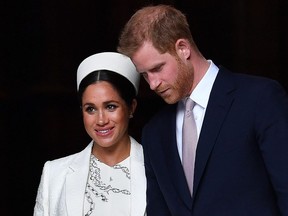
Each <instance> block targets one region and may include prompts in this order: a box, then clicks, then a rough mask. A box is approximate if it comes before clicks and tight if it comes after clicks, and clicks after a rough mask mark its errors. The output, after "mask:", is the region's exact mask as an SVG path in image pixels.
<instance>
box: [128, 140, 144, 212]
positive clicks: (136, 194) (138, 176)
mask: <svg viewBox="0 0 288 216" xmlns="http://www.w3.org/2000/svg"><path fill="white" fill-rule="evenodd" d="M130 140H131V152H130V158H131V216H143V215H144V214H145V210H146V176H145V169H144V157H143V150H142V146H141V145H140V144H138V143H137V141H136V140H134V139H133V138H132V137H130Z"/></svg>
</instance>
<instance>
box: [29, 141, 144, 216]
mask: <svg viewBox="0 0 288 216" xmlns="http://www.w3.org/2000/svg"><path fill="white" fill-rule="evenodd" d="M130 140H131V150H130V158H131V168H130V169H131V170H130V175H131V214H130V215H131V216H143V215H145V209H146V177H145V169H144V158H143V149H142V146H141V145H140V144H139V143H137V141H136V140H135V139H133V138H132V137H130ZM92 146H93V141H91V143H90V144H89V145H88V146H87V147H86V148H85V149H84V150H83V151H81V152H79V153H76V154H73V155H69V156H67V157H64V158H60V159H56V160H53V161H47V162H46V163H45V165H44V168H43V172H42V176H41V181H40V185H39V188H38V193H37V197H36V204H35V207H34V216H82V215H83V214H84V213H83V205H84V194H85V188H86V183H87V179H88V175H89V161H90V155H91V151H92ZM96 208H97V207H96Z"/></svg>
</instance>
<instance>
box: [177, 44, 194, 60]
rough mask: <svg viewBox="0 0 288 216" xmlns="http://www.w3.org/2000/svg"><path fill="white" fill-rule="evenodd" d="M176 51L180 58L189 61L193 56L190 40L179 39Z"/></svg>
mask: <svg viewBox="0 0 288 216" xmlns="http://www.w3.org/2000/svg"><path fill="white" fill-rule="evenodd" d="M175 50H176V53H177V54H178V56H179V57H181V58H184V59H188V58H190V55H191V46H190V43H189V42H188V40H186V39H178V40H177V41H176V43H175Z"/></svg>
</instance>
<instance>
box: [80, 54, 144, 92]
mask: <svg viewBox="0 0 288 216" xmlns="http://www.w3.org/2000/svg"><path fill="white" fill-rule="evenodd" d="M97 70H109V71H112V72H115V73H118V74H120V75H122V76H124V77H126V78H127V79H128V80H129V81H130V82H131V83H132V84H133V86H134V88H135V90H136V94H137V93H138V88H139V81H140V74H139V73H138V72H137V71H136V68H135V65H134V64H133V62H132V61H131V59H130V58H129V57H127V56H125V55H122V54H120V53H116V52H102V53H97V54H94V55H91V56H89V57H87V58H86V59H84V60H83V61H82V62H81V63H80V65H79V67H78V69H77V90H79V85H80V82H81V81H82V79H84V78H85V77H86V76H87V75H88V74H90V73H92V72H94V71H97Z"/></svg>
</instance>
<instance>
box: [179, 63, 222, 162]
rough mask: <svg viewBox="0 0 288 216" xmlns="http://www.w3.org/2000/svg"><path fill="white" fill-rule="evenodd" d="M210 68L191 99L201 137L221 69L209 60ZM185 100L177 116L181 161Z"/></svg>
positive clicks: (181, 102)
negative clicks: (206, 112) (210, 98)
mask: <svg viewBox="0 0 288 216" xmlns="http://www.w3.org/2000/svg"><path fill="white" fill-rule="evenodd" d="M208 61H209V63H210V66H209V68H208V70H207V72H206V73H205V75H204V77H203V78H202V79H201V81H200V82H199V83H198V85H197V86H196V87H195V89H194V90H193V92H192V94H191V95H190V98H191V99H192V100H193V101H194V102H195V106H194V108H193V114H194V118H195V121H196V127H197V135H198V137H199V134H200V131H201V127H202V123H203V119H204V116H205V111H206V108H207V104H208V101H209V96H210V92H211V89H212V86H213V83H214V81H215V79H216V76H217V74H218V71H219V68H218V67H217V66H216V65H215V64H214V63H213V62H212V61H211V60H208ZM184 110H185V108H184V100H182V101H180V102H179V103H178V107H177V115H176V136H177V137H176V139H177V148H178V153H179V156H180V159H181V160H182V125H183V116H184Z"/></svg>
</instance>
